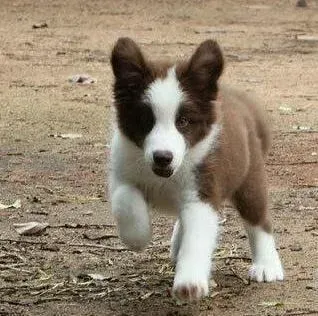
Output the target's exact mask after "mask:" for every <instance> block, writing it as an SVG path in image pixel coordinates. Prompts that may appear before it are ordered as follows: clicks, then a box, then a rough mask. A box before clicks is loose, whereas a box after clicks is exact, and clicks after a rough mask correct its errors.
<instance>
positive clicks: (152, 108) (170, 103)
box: [111, 38, 223, 177]
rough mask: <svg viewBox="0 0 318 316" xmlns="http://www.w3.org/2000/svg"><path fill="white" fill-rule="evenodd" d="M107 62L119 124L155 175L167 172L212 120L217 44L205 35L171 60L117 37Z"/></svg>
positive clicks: (206, 132)
mask: <svg viewBox="0 0 318 316" xmlns="http://www.w3.org/2000/svg"><path fill="white" fill-rule="evenodd" d="M111 64H112V68H113V72H114V75H115V84H114V96H115V106H116V109H117V120H118V126H119V128H120V129H121V131H122V133H123V134H124V135H126V137H127V138H129V139H130V140H131V141H132V142H133V143H135V145H136V146H138V147H140V148H141V149H142V150H143V152H144V158H145V161H146V163H147V164H149V165H150V166H151V168H152V170H153V172H154V173H155V174H156V175H157V176H160V177H170V176H172V175H173V174H174V173H175V172H176V171H177V170H178V168H179V167H180V166H181V165H182V163H183V161H184V158H185V155H186V153H187V152H188V151H190V152H191V150H192V149H193V148H195V147H196V145H198V144H199V143H200V142H202V141H203V140H204V139H205V138H206V137H207V136H208V135H209V133H210V131H211V126H212V124H213V123H214V122H215V120H216V114H215V108H214V105H213V102H212V101H213V100H215V99H216V97H217V80H218V78H219V76H220V74H221V72H222V69H223V58H222V54H221V51H220V48H219V46H218V45H217V44H216V42H213V41H210V40H209V41H205V42H203V43H202V44H201V45H200V46H199V47H198V48H197V50H196V51H195V52H194V54H193V55H192V57H191V58H190V60H189V61H187V62H182V63H178V64H176V65H171V64H163V63H151V62H148V61H146V59H145V58H144V56H143V54H142V52H141V50H140V49H139V47H138V46H137V45H136V43H135V42H133V41H132V40H131V39H129V38H120V39H119V40H118V41H117V43H116V45H115V47H114V49H113V52H112V57H111Z"/></svg>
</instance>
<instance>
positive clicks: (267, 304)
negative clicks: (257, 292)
mask: <svg viewBox="0 0 318 316" xmlns="http://www.w3.org/2000/svg"><path fill="white" fill-rule="evenodd" d="M258 306H265V307H272V306H276V307H281V306H284V303H283V302H262V303H259V304H258Z"/></svg>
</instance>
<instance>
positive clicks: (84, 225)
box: [49, 224, 115, 229]
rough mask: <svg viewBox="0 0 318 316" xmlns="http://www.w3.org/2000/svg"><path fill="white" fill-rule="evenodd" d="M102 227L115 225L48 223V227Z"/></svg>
mask: <svg viewBox="0 0 318 316" xmlns="http://www.w3.org/2000/svg"><path fill="white" fill-rule="evenodd" d="M89 227H94V228H99V229H101V228H104V227H115V225H114V224H60V225H50V226H49V228H73V229H75V228H89Z"/></svg>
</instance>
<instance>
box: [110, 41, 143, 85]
mask: <svg viewBox="0 0 318 316" xmlns="http://www.w3.org/2000/svg"><path fill="white" fill-rule="evenodd" d="M111 65H112V69H113V73H114V75H115V78H116V82H115V86H116V85H119V86H120V88H125V87H126V88H127V89H136V88H140V87H141V86H142V85H143V82H144V80H145V77H146V76H148V75H149V70H148V68H147V65H146V61H145V59H144V56H143V54H142V52H141V50H140V48H139V47H138V46H137V44H136V43H135V42H134V41H133V40H132V39H130V38H128V37H122V38H119V39H118V41H117V42H116V44H115V46H114V48H113V51H112V54H111Z"/></svg>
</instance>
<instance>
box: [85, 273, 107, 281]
mask: <svg viewBox="0 0 318 316" xmlns="http://www.w3.org/2000/svg"><path fill="white" fill-rule="evenodd" d="M87 275H88V276H89V277H91V278H92V279H93V280H96V281H104V280H107V279H109V277H106V276H104V275H102V274H98V273H89V274H87Z"/></svg>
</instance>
